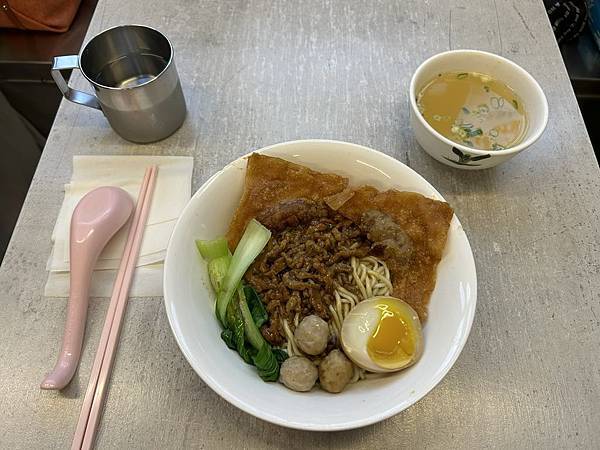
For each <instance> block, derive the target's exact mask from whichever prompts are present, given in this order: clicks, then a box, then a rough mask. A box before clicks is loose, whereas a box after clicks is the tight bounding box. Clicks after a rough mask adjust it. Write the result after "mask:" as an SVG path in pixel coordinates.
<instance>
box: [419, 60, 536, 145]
mask: <svg viewBox="0 0 600 450" xmlns="http://www.w3.org/2000/svg"><path fill="white" fill-rule="evenodd" d="M417 105H418V107H419V111H420V112H421V114H422V115H423V117H424V118H425V120H426V121H427V123H429V125H431V126H432V127H433V128H434V129H435V130H436V131H437V132H438V133H440V134H441V135H443V136H445V137H446V138H448V139H450V140H452V141H454V142H457V143H459V144H463V145H466V146H469V147H473V148H476V149H480V150H503V149H505V148H510V147H514V146H515V145H517V144H519V143H520V142H521V141H522V140H523V138H524V136H525V134H526V132H527V115H526V114H525V109H524V105H523V102H522V101H521V99H520V98H519V96H518V95H517V94H516V93H515V92H514V91H513V90H512V89H511V88H510V87H509V86H507V85H506V84H504V83H503V82H501V81H499V80H496V79H494V78H492V77H490V76H488V75H485V74H483V73H478V72H460V73H459V72H447V73H440V74H438V76H437V77H435V78H434V79H433V80H431V81H430V82H429V83H427V84H426V85H425V87H423V89H421V91H420V92H419V94H418V96H417Z"/></svg>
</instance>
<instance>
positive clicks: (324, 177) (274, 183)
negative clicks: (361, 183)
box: [227, 153, 348, 250]
mask: <svg viewBox="0 0 600 450" xmlns="http://www.w3.org/2000/svg"><path fill="white" fill-rule="evenodd" d="M347 185H348V179H347V178H344V177H341V176H339V175H335V174H332V173H322V172H316V171H314V170H311V169H309V168H308V167H304V166H301V165H299V164H294V163H291V162H289V161H286V160H283V159H280V158H275V157H272V156H265V155H260V154H258V153H253V154H252V155H250V157H249V158H248V166H247V169H246V180H245V184H244V193H243V194H242V199H241V200H240V204H239V206H238V208H237V210H236V212H235V214H234V216H233V220H232V221H231V224H230V225H229V231H228V232H227V240H228V241H229V247H230V248H231V249H232V250H233V249H235V247H236V246H237V244H238V242H239V240H240V238H241V237H242V234H243V232H244V229H245V228H246V225H247V223H248V222H249V221H250V220H251V219H253V218H254V217H256V216H257V215H258V214H259V213H260V212H261V211H263V210H264V209H266V208H268V207H271V206H274V205H276V204H277V203H279V202H281V201H283V200H290V199H299V198H305V199H309V200H322V199H323V198H324V197H327V196H329V195H333V194H336V193H338V192H341V191H343V190H344V189H345V188H346V186H347Z"/></svg>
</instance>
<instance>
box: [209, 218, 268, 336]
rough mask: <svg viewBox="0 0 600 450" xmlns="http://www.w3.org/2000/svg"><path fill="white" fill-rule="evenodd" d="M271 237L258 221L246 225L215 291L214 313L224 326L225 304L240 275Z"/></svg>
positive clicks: (236, 286)
mask: <svg viewBox="0 0 600 450" xmlns="http://www.w3.org/2000/svg"><path fill="white" fill-rule="evenodd" d="M270 238H271V232H270V231H269V230H268V229H267V228H265V227H264V226H263V225H261V224H260V223H259V222H258V221H256V220H254V219H252V220H251V221H250V222H249V223H248V225H247V226H246V231H244V235H243V236H242V239H241V240H240V242H239V244H238V245H237V247H236V249H235V252H233V257H232V258H231V263H230V265H229V269H228V270H227V275H225V279H224V280H223V286H222V289H221V290H220V291H219V292H217V305H216V313H217V317H218V318H219V321H220V322H221V324H222V325H223V326H224V327H227V322H226V315H227V305H228V304H229V302H230V300H231V298H232V297H233V294H234V293H235V292H236V290H237V289H238V285H239V284H240V281H241V280H242V277H243V276H244V274H245V273H246V270H248V267H250V264H252V262H253V261H254V260H255V259H256V257H257V256H258V255H259V254H260V252H262V250H263V248H265V245H267V242H269V239H270Z"/></svg>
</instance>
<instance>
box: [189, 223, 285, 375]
mask: <svg viewBox="0 0 600 450" xmlns="http://www.w3.org/2000/svg"><path fill="white" fill-rule="evenodd" d="M270 237H271V232H270V231H269V230H268V229H266V228H265V227H264V226H262V225H261V224H260V223H259V222H257V221H256V220H252V221H250V223H249V224H248V226H247V227H246V231H245V232H244V235H243V236H242V239H241V240H240V242H239V244H238V246H237V248H236V250H235V252H234V254H233V256H231V253H230V252H229V249H228V247H227V241H226V240H225V238H218V239H215V240H213V241H200V240H198V241H196V246H197V247H198V251H199V252H200V254H201V255H202V257H203V258H204V259H205V260H206V261H207V262H208V273H209V277H210V281H211V284H212V286H213V288H214V290H215V292H216V294H217V302H216V307H215V310H216V314H217V318H218V319H219V322H220V323H221V324H222V325H223V328H224V329H223V331H222V333H221V338H222V339H223V341H224V342H225V344H226V345H227V346H228V347H229V348H230V349H232V350H235V351H236V352H237V353H239V355H240V357H241V358H242V359H243V360H244V361H245V362H246V363H248V364H251V365H254V366H255V367H256V369H257V371H258V374H259V376H260V377H261V378H262V379H263V380H264V381H276V380H277V379H278V378H279V367H280V365H281V363H282V362H283V361H284V360H285V359H286V358H287V357H288V355H287V353H286V352H285V351H284V350H281V349H273V348H272V347H271V345H270V344H269V343H268V342H267V341H266V340H265V339H264V338H263V336H262V334H261V333H260V327H261V326H262V325H263V324H265V323H266V322H267V320H268V319H269V316H268V313H267V311H266V309H265V306H264V304H263V302H262V300H261V298H260V296H259V295H258V293H257V292H256V291H255V290H254V288H252V286H248V285H244V284H243V283H242V277H243V276H244V274H245V272H246V270H248V267H249V266H250V264H252V262H253V261H254V260H255V259H256V257H257V256H258V255H259V254H260V252H261V251H262V250H263V248H264V247H265V245H266V244H267V242H268V241H269V239H270Z"/></svg>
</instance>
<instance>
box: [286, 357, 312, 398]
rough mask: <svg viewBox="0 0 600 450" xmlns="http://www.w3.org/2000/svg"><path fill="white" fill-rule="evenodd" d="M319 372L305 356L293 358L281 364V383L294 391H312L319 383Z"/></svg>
mask: <svg viewBox="0 0 600 450" xmlns="http://www.w3.org/2000/svg"><path fill="white" fill-rule="evenodd" d="M318 376H319V371H318V370H317V368H316V367H315V365H314V364H313V363H312V362H310V360H308V359H307V358H305V357H304V356H292V357H291V358H288V359H286V360H285V361H284V362H283V364H281V370H280V372H279V381H281V382H282V383H283V384H285V386H286V387H288V388H289V389H291V390H293V391H300V392H305V391H310V390H311V389H312V387H313V386H314V385H315V383H316V381H317V377H318Z"/></svg>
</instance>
